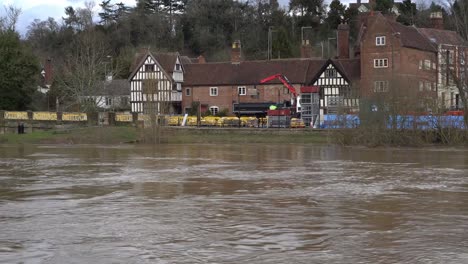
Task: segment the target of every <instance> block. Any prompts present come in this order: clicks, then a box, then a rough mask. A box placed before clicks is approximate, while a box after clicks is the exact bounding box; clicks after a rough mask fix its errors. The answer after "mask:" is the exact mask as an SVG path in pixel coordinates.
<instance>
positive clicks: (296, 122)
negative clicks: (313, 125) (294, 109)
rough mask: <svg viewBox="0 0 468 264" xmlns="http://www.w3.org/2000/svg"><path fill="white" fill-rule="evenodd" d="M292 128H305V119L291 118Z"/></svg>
mask: <svg viewBox="0 0 468 264" xmlns="http://www.w3.org/2000/svg"><path fill="white" fill-rule="evenodd" d="M290 127H291V128H305V124H304V121H302V119H299V118H291V125H290Z"/></svg>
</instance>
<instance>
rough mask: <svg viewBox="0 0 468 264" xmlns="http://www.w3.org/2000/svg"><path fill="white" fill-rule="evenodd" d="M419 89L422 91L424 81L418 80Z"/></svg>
mask: <svg viewBox="0 0 468 264" xmlns="http://www.w3.org/2000/svg"><path fill="white" fill-rule="evenodd" d="M419 91H420V92H422V91H424V82H422V81H419Z"/></svg>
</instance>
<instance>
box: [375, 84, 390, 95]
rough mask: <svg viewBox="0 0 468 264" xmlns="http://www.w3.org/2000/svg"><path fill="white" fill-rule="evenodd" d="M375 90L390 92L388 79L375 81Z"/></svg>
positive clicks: (377, 91)
mask: <svg viewBox="0 0 468 264" xmlns="http://www.w3.org/2000/svg"><path fill="white" fill-rule="evenodd" d="M374 92H376V93H384V92H388V82H387V81H376V82H374Z"/></svg>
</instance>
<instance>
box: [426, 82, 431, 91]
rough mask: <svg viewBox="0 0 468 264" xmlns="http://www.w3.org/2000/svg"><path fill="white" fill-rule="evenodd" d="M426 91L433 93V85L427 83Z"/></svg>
mask: <svg viewBox="0 0 468 264" xmlns="http://www.w3.org/2000/svg"><path fill="white" fill-rule="evenodd" d="M425 87H426V91H432V84H431V83H430V82H426V86H425Z"/></svg>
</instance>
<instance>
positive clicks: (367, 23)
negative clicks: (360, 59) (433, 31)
mask: <svg viewBox="0 0 468 264" xmlns="http://www.w3.org/2000/svg"><path fill="white" fill-rule="evenodd" d="M362 19H363V20H362V24H361V28H360V31H359V36H358V41H357V42H356V43H357V44H356V50H357V51H358V52H359V50H360V48H361V47H360V45H361V41H362V40H363V39H364V38H365V36H366V35H367V33H368V32H369V28H371V27H372V24H373V23H377V22H378V21H381V23H386V24H387V25H388V26H389V28H390V30H391V31H392V33H393V34H398V38H399V40H400V43H401V45H402V46H403V47H407V48H413V49H418V50H423V51H430V52H437V49H436V48H435V47H434V45H432V44H431V42H430V41H429V40H428V38H426V37H425V36H424V35H423V34H422V33H420V31H419V29H418V28H416V27H414V26H405V25H402V24H400V23H398V22H396V21H395V20H394V19H393V18H392V17H389V16H384V15H382V14H381V13H380V12H375V13H374V14H368V15H367V16H365V17H362Z"/></svg>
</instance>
